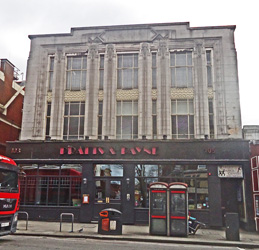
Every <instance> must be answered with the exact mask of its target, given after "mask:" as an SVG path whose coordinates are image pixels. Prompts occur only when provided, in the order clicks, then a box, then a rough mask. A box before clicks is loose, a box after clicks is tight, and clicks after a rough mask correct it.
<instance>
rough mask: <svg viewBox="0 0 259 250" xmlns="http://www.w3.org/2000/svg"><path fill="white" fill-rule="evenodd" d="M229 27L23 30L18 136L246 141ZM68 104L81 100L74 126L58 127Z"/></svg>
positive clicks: (178, 25) (174, 25) (175, 25)
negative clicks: (26, 47)
mask: <svg viewBox="0 0 259 250" xmlns="http://www.w3.org/2000/svg"><path fill="white" fill-rule="evenodd" d="M234 30H235V26H223V27H198V28H191V27H190V26H189V23H165V24H142V25H124V26H105V27H86V28H72V29H71V33H69V34H53V35H31V36H29V38H30V39H31V52H30V56H29V60H28V72H27V94H26V97H25V102H24V114H23V115H24V118H23V125H22V134H21V139H22V140H26V139H31V140H45V138H46V136H49V137H50V138H51V139H54V140H62V139H63V138H75V139H80V138H89V139H98V138H101V139H104V138H109V139H122V138H124V139H141V138H143V137H144V138H147V139H162V138H167V139H171V138H172V139H192V138H195V139H200V138H215V139H226V138H242V128H241V115H240V103H239V88H238V73H237V55H236V50H235V43H234ZM69 67H70V68H69ZM71 102H79V103H81V104H82V103H83V105H84V107H83V108H84V113H83V114H81V118H84V121H81V124H79V121H80V118H78V119H77V121H75V122H77V123H78V124H77V126H78V132H75V131H73V132H72V131H70V132H69V131H64V110H65V105H64V104H65V103H71ZM68 105H69V104H68ZM130 105H131V106H132V107H131V108H132V109H131V108H130V107H129V106H130ZM120 106H121V107H122V109H124V108H125V109H126V108H129V109H131V110H128V111H125V112H129V113H127V114H123V113H118V112H119V107H120ZM126 106H127V107H126ZM48 108H49V110H48ZM76 108H79V106H77V107H76ZM123 112H124V111H123ZM124 115H126V116H128V117H124ZM67 118H68V120H69V121H68V122H70V114H68V117H67ZM82 122H83V123H84V124H82ZM152 125H153V126H152ZM46 127H48V128H47V129H46ZM65 128H67V126H65ZM79 130H80V131H79ZM124 131H126V132H124ZM46 133H47V134H46ZM123 134H125V135H123Z"/></svg>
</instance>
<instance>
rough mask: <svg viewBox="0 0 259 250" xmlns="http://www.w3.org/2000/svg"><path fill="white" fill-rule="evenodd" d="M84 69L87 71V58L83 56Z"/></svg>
mask: <svg viewBox="0 0 259 250" xmlns="http://www.w3.org/2000/svg"><path fill="white" fill-rule="evenodd" d="M82 69H87V57H86V56H83V67H82Z"/></svg>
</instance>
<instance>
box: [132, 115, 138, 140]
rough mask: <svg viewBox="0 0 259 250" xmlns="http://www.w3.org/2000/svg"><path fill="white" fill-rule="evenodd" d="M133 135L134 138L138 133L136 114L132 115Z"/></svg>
mask: <svg viewBox="0 0 259 250" xmlns="http://www.w3.org/2000/svg"><path fill="white" fill-rule="evenodd" d="M133 135H135V136H134V138H137V135H138V117H137V116H133Z"/></svg>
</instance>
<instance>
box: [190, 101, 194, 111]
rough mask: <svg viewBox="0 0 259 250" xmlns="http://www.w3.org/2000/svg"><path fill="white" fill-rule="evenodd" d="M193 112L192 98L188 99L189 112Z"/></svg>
mask: <svg viewBox="0 0 259 250" xmlns="http://www.w3.org/2000/svg"><path fill="white" fill-rule="evenodd" d="M193 113H194V108H193V100H189V114H193Z"/></svg>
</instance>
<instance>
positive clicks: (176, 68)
mask: <svg viewBox="0 0 259 250" xmlns="http://www.w3.org/2000/svg"><path fill="white" fill-rule="evenodd" d="M170 69H171V87H172V88H191V87H193V76H192V71H193V63H192V52H191V51H183V52H172V53H170Z"/></svg>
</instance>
